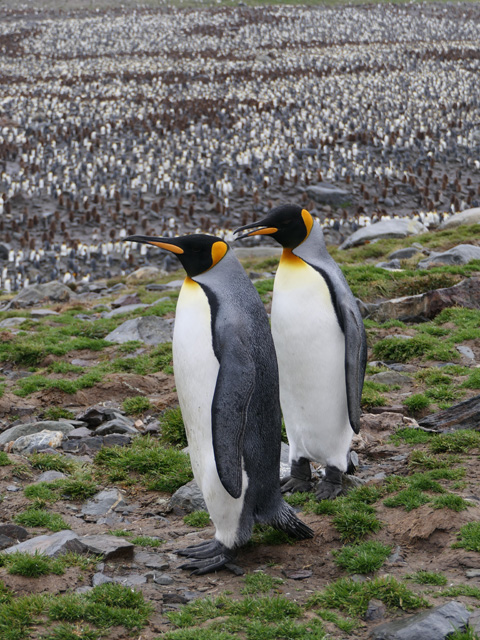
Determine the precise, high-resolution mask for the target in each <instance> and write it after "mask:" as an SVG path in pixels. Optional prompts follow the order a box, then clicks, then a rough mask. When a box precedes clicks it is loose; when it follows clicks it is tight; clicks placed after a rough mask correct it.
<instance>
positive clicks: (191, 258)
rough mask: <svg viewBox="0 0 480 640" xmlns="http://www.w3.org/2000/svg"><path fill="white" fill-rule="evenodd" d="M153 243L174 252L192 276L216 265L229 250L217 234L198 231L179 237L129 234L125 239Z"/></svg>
mask: <svg viewBox="0 0 480 640" xmlns="http://www.w3.org/2000/svg"><path fill="white" fill-rule="evenodd" d="M127 240H128V241H130V242H141V243H143V244H153V245H154V246H156V247H160V249H166V250H167V251H171V252H172V253H174V254H175V255H176V256H177V258H178V259H179V260H180V262H181V263H182V266H183V268H184V269H185V271H186V272H187V275H188V276H189V277H190V278H194V277H195V276H198V275H200V274H201V273H204V272H205V271H208V269H211V268H212V267H214V266H215V265H216V264H217V263H218V262H220V260H221V259H222V258H223V256H224V255H225V254H226V253H227V251H228V244H227V243H226V242H224V241H223V240H220V239H219V238H217V237H215V236H207V235H205V234H201V233H198V234H197V233H196V234H192V235H190V236H179V237H178V238H156V237H149V236H128V238H125V241H127Z"/></svg>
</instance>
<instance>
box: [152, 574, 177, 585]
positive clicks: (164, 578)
mask: <svg viewBox="0 0 480 640" xmlns="http://www.w3.org/2000/svg"><path fill="white" fill-rule="evenodd" d="M153 581H154V582H155V583H156V584H163V585H168V584H172V582H173V578H172V577H171V576H169V575H168V573H160V574H155V575H154V577H153Z"/></svg>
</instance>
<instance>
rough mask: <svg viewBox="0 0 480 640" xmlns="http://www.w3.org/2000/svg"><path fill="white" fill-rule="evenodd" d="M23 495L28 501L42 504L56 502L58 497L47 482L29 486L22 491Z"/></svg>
mask: <svg viewBox="0 0 480 640" xmlns="http://www.w3.org/2000/svg"><path fill="white" fill-rule="evenodd" d="M23 494H24V496H25V497H26V498H28V499H29V500H41V501H43V502H55V501H56V500H58V495H57V494H56V493H55V491H52V489H51V488H50V483H49V482H38V483H37V484H29V485H28V486H27V487H25V489H24V490H23Z"/></svg>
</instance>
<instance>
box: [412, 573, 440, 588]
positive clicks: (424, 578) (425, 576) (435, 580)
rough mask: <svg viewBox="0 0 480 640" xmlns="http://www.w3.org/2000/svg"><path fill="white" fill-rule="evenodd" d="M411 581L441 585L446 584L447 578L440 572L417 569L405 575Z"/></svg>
mask: <svg viewBox="0 0 480 640" xmlns="http://www.w3.org/2000/svg"><path fill="white" fill-rule="evenodd" d="M407 578H408V579H409V580H412V582H416V583H417V584H428V585H435V586H439V587H443V586H444V585H446V584H447V578H446V577H445V576H444V575H443V574H442V573H438V572H435V571H417V572H416V573H413V574H411V575H410V576H407Z"/></svg>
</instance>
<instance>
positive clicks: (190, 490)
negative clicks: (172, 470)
mask: <svg viewBox="0 0 480 640" xmlns="http://www.w3.org/2000/svg"><path fill="white" fill-rule="evenodd" d="M169 506H170V508H171V509H173V508H174V507H177V508H179V509H182V510H183V511H184V512H185V513H192V512H193V511H207V505H206V504H205V500H204V499H203V495H202V492H201V491H200V488H199V486H198V484H197V483H196V482H195V480H191V481H190V482H187V484H185V485H183V487H180V489H177V491H175V493H174V494H173V496H172V497H171V498H170V502H169Z"/></svg>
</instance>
